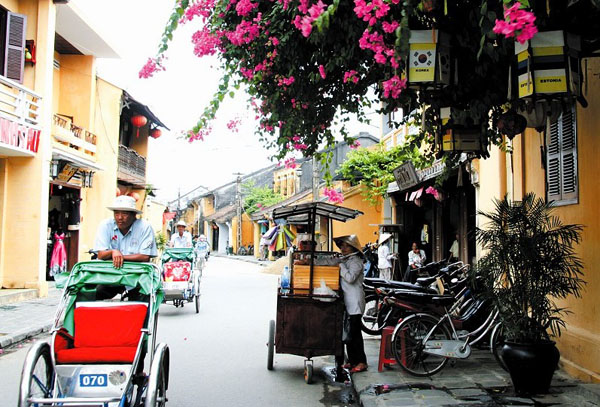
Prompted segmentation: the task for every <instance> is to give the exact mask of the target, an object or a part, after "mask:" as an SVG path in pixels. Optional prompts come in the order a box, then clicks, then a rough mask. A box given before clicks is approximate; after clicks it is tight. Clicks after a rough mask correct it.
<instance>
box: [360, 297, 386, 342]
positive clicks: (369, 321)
mask: <svg viewBox="0 0 600 407" xmlns="http://www.w3.org/2000/svg"><path fill="white" fill-rule="evenodd" d="M378 316H379V296H377V295H376V294H371V295H367V297H366V298H365V312H363V314H362V318H361V329H362V331H363V332H365V333H368V334H369V335H381V330H382V329H383V326H379V318H378Z"/></svg>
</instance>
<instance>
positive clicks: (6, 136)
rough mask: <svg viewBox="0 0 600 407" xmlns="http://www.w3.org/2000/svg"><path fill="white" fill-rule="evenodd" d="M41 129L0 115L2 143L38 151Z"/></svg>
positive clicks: (0, 137)
mask: <svg viewBox="0 0 600 407" xmlns="http://www.w3.org/2000/svg"><path fill="white" fill-rule="evenodd" d="M40 133H41V130H38V129H34V128H31V127H29V126H25V125H22V124H19V123H16V122H13V121H12V120H8V119H5V118H3V117H0V143H2V144H6V145H9V146H12V147H18V148H22V149H24V150H28V151H31V152H32V153H37V150H38V145H39V142H40Z"/></svg>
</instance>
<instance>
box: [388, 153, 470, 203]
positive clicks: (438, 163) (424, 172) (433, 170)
mask: <svg viewBox="0 0 600 407" xmlns="http://www.w3.org/2000/svg"><path fill="white" fill-rule="evenodd" d="M465 161H467V155H466V154H465V153H463V154H461V156H460V159H459V160H458V162H459V163H463V162H465ZM455 168H456V167H455ZM445 169H446V163H445V162H444V161H442V160H435V161H434V163H433V164H431V165H430V166H429V167H426V168H423V169H420V170H416V173H417V181H418V182H417V183H416V184H415V185H412V186H410V187H408V188H403V189H400V188H399V187H398V183H397V182H396V181H393V182H390V183H389V184H388V187H387V193H388V194H392V193H394V192H398V191H406V190H409V189H411V188H414V187H415V186H417V185H419V184H422V183H423V182H425V181H429V180H431V179H433V178H435V177H437V176H439V175H441V174H442V173H443V172H444V170H445Z"/></svg>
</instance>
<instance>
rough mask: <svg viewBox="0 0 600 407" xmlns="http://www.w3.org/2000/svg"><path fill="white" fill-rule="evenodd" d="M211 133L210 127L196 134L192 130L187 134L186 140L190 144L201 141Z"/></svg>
mask: <svg viewBox="0 0 600 407" xmlns="http://www.w3.org/2000/svg"><path fill="white" fill-rule="evenodd" d="M211 132H212V127H211V126H208V127H205V128H202V129H200V130H199V131H198V132H194V131H193V130H190V131H188V132H187V138H188V141H189V142H190V143H191V142H193V141H196V140H200V141H203V140H204V137H206V136H208V135H209V134H210V133H211Z"/></svg>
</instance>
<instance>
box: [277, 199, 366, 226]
mask: <svg viewBox="0 0 600 407" xmlns="http://www.w3.org/2000/svg"><path fill="white" fill-rule="evenodd" d="M310 213H315V214H316V215H317V216H324V217H326V218H330V219H334V220H338V221H340V222H346V221H347V220H349V219H354V218H356V217H357V216H360V215H362V214H363V212H361V211H359V210H356V209H350V208H344V207H343V206H337V205H332V204H328V203H325V202H309V203H305V204H300V205H290V206H284V207H282V208H277V209H275V210H274V211H273V219H287V220H288V222H290V223H291V222H294V223H300V222H302V221H308V217H309V214H310Z"/></svg>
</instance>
